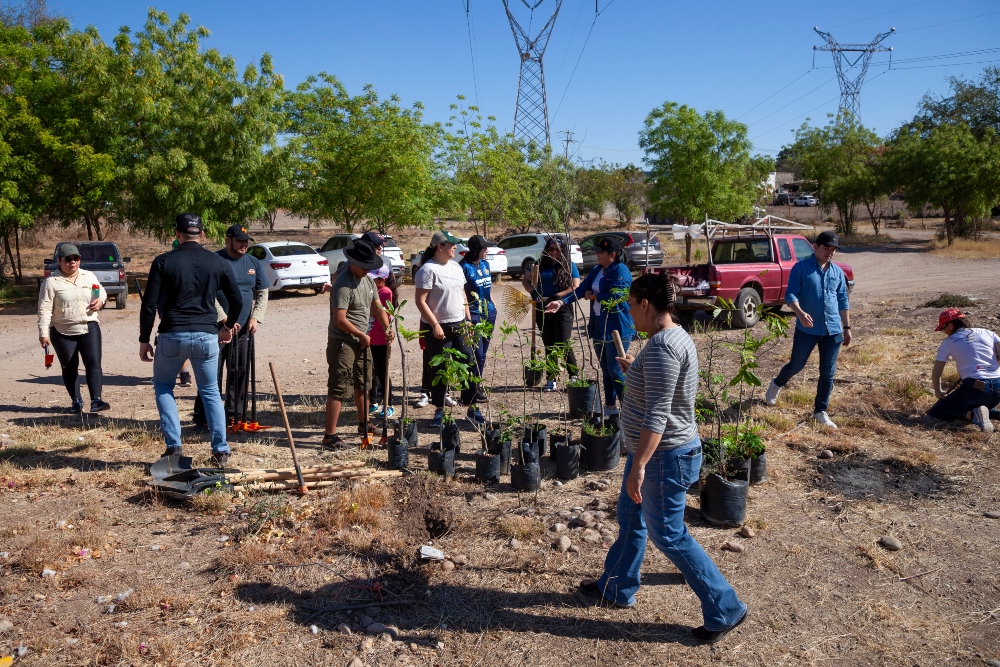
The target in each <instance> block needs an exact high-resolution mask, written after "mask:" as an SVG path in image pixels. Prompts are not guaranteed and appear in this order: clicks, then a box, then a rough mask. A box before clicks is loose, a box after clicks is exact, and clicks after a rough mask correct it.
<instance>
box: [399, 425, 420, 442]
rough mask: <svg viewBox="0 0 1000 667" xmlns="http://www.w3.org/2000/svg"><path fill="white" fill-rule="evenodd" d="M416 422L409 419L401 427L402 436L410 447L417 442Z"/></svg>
mask: <svg viewBox="0 0 1000 667" xmlns="http://www.w3.org/2000/svg"><path fill="white" fill-rule="evenodd" d="M418 435H419V434H418V433H417V422H416V421H411V422H410V423H409V424H407V425H406V426H404V427H403V438H404V439H405V440H406V442H407V444H408V445H409V446H410V447H416V446H417V442H418Z"/></svg>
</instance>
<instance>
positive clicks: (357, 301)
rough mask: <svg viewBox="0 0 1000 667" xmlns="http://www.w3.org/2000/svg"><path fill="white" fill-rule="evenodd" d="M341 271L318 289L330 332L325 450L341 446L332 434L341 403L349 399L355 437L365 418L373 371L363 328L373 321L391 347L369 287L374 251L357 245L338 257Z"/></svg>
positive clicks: (377, 262)
mask: <svg viewBox="0 0 1000 667" xmlns="http://www.w3.org/2000/svg"><path fill="white" fill-rule="evenodd" d="M344 255H346V256H347V266H346V268H345V269H344V270H343V271H341V273H340V275H338V276H337V277H336V279H335V280H334V281H333V284H332V285H330V284H329V283H328V284H326V285H324V286H323V290H324V291H326V292H330V326H329V329H328V338H327V345H326V361H327V363H328V364H329V366H330V371H329V373H330V374H329V379H328V380H327V399H326V432H325V434H324V436H323V445H324V446H325V447H330V448H336V447H339V446H341V445H342V443H343V440H342V439H341V437H340V436H339V435H338V434H337V421H338V420H339V419H340V409H341V407H342V405H343V400H344V399H345V398H349V397H351V396H352V395H353V396H354V404H355V405H356V406H357V408H358V421H359V422H361V423H360V424H359V425H358V432H359V433H361V432H362V430H363V429H364V422H365V415H367V413H368V395H367V393H366V392H365V386H366V385H371V372H372V366H373V365H374V363H373V361H372V357H371V350H370V349H369V343H370V341H369V338H368V326H369V322H370V318H372V317H374V318H376V319H377V320H378V321H379V323H380V324H381V325H382V327H383V328H384V329H385V333H386V341H387V342H388V343H392V338H393V333H392V329H391V328H390V327H389V316H388V314H387V313H386V312H385V310H383V308H382V303H381V301H379V298H378V289H377V288H376V287H375V281H373V280H372V279H371V278H370V277H369V276H368V272H369V271H374V270H375V269H378V268H381V267H382V263H383V262H382V258H381V257H379V256H378V255H377V254H376V253H375V248H374V247H373V246H372V245H371V244H370V243H368V242H367V241H363V240H361V239H359V240H357V241H355V243H354V247H353V248H348V249H346V250H345V251H344Z"/></svg>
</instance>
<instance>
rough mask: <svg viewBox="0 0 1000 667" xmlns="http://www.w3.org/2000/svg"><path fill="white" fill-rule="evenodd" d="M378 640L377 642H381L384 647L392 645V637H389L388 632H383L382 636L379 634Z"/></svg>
mask: <svg viewBox="0 0 1000 667" xmlns="http://www.w3.org/2000/svg"><path fill="white" fill-rule="evenodd" d="M378 640H379V641H380V642H381V643H382V644H383V645H385V646H388V645H389V644H391V643H392V635H390V634H389V633H388V632H383V633H382V634H380V635H379V636H378Z"/></svg>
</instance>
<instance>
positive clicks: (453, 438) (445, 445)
mask: <svg viewBox="0 0 1000 667" xmlns="http://www.w3.org/2000/svg"><path fill="white" fill-rule="evenodd" d="M461 436H462V434H461V432H460V431H459V430H458V424H456V423H455V422H452V423H450V424H445V426H444V427H442V429H441V448H442V449H454V450H455V453H456V454H458V453H459V452H461V451H462V437H461Z"/></svg>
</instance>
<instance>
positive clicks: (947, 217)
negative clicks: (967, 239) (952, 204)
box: [941, 207, 955, 245]
mask: <svg viewBox="0 0 1000 667" xmlns="http://www.w3.org/2000/svg"><path fill="white" fill-rule="evenodd" d="M941 210H942V212H943V213H944V231H945V234H946V235H947V237H948V245H951V244H952V243H954V242H955V227H954V225H953V224H952V218H951V209H949V208H945V207H942V209H941Z"/></svg>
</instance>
